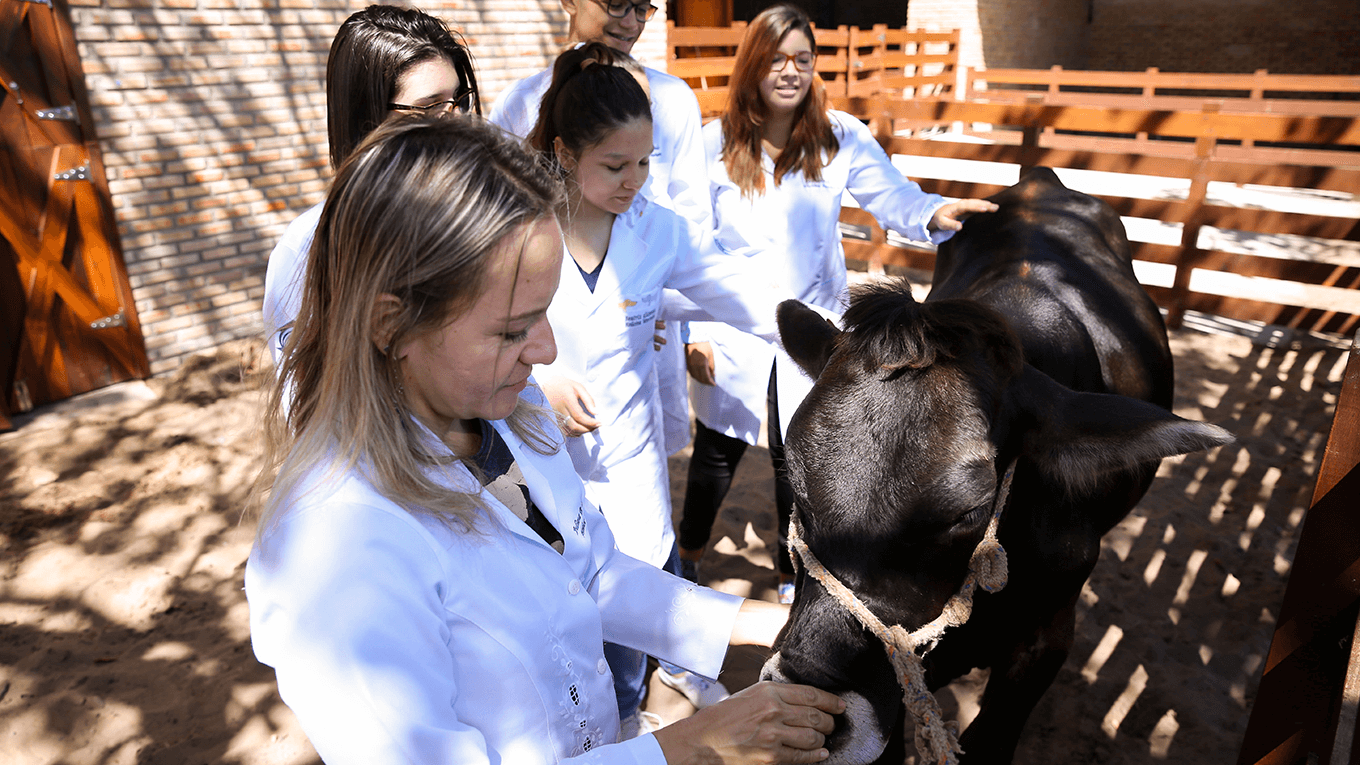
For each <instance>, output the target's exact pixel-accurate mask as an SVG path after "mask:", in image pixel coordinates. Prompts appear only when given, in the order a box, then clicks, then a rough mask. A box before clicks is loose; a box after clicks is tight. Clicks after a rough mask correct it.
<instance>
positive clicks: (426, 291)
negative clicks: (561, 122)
mask: <svg viewBox="0 0 1360 765" xmlns="http://www.w3.org/2000/svg"><path fill="white" fill-rule="evenodd" d="M561 200H562V190H561V184H560V183H559V182H558V181H557V179H555V178H554V177H552V175H551V174H550V173H548V172H546V171H545V170H544V168H543V167H542V166H540V165H539V164H538V163H537V162H536V161H535V159H534V157H533V156H532V155H531V154H530V153H529V152H527V151H525V150H524V149H523V148H521V147H520V146H519V144H518V142H517V141H515V140H514V139H513V138H511V137H509V136H508V135H507V134H505V133H504V132H502V131H501V130H500V129H499V128H496V127H495V126H493V125H490V124H489V123H485V122H483V121H482V120H481V119H480V118H478V117H459V116H447V117H424V116H415V117H409V118H407V117H401V118H396V119H393V120H389V121H388V122H386V123H384V124H383V125H382V126H380V127H378V128H377V129H376V130H374V131H373V132H372V133H370V134H369V135H368V136H367V137H366V138H365V139H364V141H363V142H362V143H360V145H359V146H358V147H357V148H356V149H355V150H354V152H353V153H352V154H351V155H350V156H349V157H348V158H347V159H346V161H345V162H344V164H343V165H342V166H341V167H340V170H339V172H338V173H337V174H336V176H335V181H334V183H333V185H332V186H331V190H330V193H329V194H328V195H327V197H326V202H325V205H324V207H323V208H322V212H321V218H320V220H319V222H318V224H317V228H316V234H315V237H314V238H313V241H312V248H311V251H310V253H309V256H308V262H307V271H306V278H305V281H304V284H303V287H302V305H301V309H300V311H299V313H298V318H297V320H296V322H295V324H294V329H293V332H292V334H291V336H290V337H289V339H288V345H287V347H286V348H285V349H284V353H283V361H282V362H281V365H280V368H279V370H278V374H277V375H276V380H275V384H274V386H273V388H272V389H271V391H270V397H269V402H268V405H267V409H266V416H265V435H266V438H265V459H264V468H263V470H262V471H261V473H260V476H259V478H258V480H257V481H256V493H255V504H256V505H259V504H261V503H263V505H264V517H263V519H262V522H261V523H260V529H261V532H263V530H265V529H266V528H267V527H268V525H269V522H270V521H271V520H272V519H273V518H275V517H277V515H278V513H279V512H280V511H281V510H282V509H283V505H284V504H285V503H287V502H288V501H289V500H290V496H291V494H293V493H294V492H295V490H296V489H298V488H299V485H300V483H301V482H302V481H304V480H309V478H308V477H312V478H316V477H318V476H323V477H324V476H337V475H339V474H340V473H341V472H344V471H348V470H358V471H359V472H360V474H361V475H362V476H363V478H364V479H365V480H367V481H368V482H369V483H370V484H371V485H372V486H373V487H374V488H375V489H377V491H379V492H380V493H381V494H383V495H384V496H386V497H387V498H389V499H391V500H392V501H394V502H396V503H397V504H399V505H401V506H403V507H405V508H407V509H408V510H409V511H411V512H418V513H419V512H427V513H432V514H435V515H437V516H440V517H441V518H444V519H446V520H448V521H450V522H452V523H454V524H456V525H457V526H459V527H461V528H462V529H465V530H468V531H476V530H478V529H479V527H480V525H481V523H482V521H483V520H484V519H485V518H486V516H485V514H484V513H483V511H482V509H481V508H480V507H479V504H478V502H477V501H476V495H475V494H472V493H460V492H456V491H451V490H450V489H448V488H447V487H446V486H445V485H442V484H440V483H438V482H436V481H435V480H433V479H432V478H431V473H432V471H431V470H430V468H431V467H432V466H435V465H438V464H440V463H442V462H448V461H449V460H448V458H447V456H445V457H443V458H441V457H439V456H436V451H432V450H431V448H430V441H429V435H428V431H425V430H423V429H422V428H421V427H420V426H419V425H418V424H417V423H416V422H415V420H414V419H413V417H412V415H411V413H410V412H409V410H408V409H407V406H406V402H405V394H404V391H403V390H402V386H401V369H400V366H399V363H398V360H397V359H396V357H395V354H391V353H389V352H388V349H390V348H397V347H400V346H401V345H402V344H403V343H404V342H405V341H407V340H410V339H413V338H416V337H419V336H421V335H423V334H425V333H427V332H431V331H434V330H438V329H440V328H442V327H444V326H445V325H447V323H448V322H450V321H452V320H454V319H456V318H458V317H459V316H460V315H462V313H463V312H465V311H466V310H467V309H468V308H469V307H470V306H471V305H472V304H473V303H474V302H475V301H476V300H477V297H478V296H479V294H480V293H481V292H482V290H483V289H484V286H485V284H486V282H487V279H488V273H489V271H490V269H491V267H492V265H493V263H494V262H495V261H496V259H497V257H506V256H507V254H508V256H512V257H520V256H521V254H522V253H521V252H520V247H519V244H518V242H519V239H522V237H516V235H517V233H519V232H521V231H522V230H523V228H524V227H525V226H526V225H530V224H533V223H535V222H537V221H540V220H543V219H552V218H553V217H554V216H555V214H556V213H555V210H556V209H557V207H558V206H559V205H560V204H561ZM384 295H392V296H395V297H396V299H397V303H398V305H399V307H398V308H397V310H396V311H394V312H393V313H392V314H388V315H385V316H383V318H382V321H383V327H382V330H383V332H384V333H385V336H386V337H387V338H388V340H387V342H388V345H387V348H379V347H377V345H376V344H375V342H374V338H375V337H378V336H379V334H378V332H377V330H378V329H379V328H378V327H377V326H376V323H375V322H376V321H377V315H376V314H377V312H376V311H374V310H373V307H374V306H375V304H377V303H378V301H379V300H380V299H381V297H382V296H384ZM507 319H508V317H507ZM507 421H508V423H509V425H510V427H511V429H512V430H513V431H514V432H515V433H516V434H517V435H519V436H520V437H521V438H523V439H524V440H525V442H526V443H528V444H529V445H530V447H531V448H533V449H535V450H537V451H540V452H542V453H551V452H552V451H554V450H556V449H557V448H558V446H559V445H560V441H559V440H558V439H557V436H556V433H557V428H556V424H555V422H554V420H553V419H552V417H551V413H550V412H549V411H547V410H545V409H543V408H540V407H537V406H534V405H532V404H529V403H528V402H526V401H524V400H523V399H521V400H520V402H519V404H518V406H517V407H516V409H515V410H514V413H513V414H511V415H510V417H509V418H508V419H507ZM266 495H268V499H267V500H264V499H263V497H265V496H266Z"/></svg>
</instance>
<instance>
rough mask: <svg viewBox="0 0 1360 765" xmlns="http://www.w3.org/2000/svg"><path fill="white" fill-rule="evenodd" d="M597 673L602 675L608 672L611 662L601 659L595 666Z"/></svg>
mask: <svg viewBox="0 0 1360 765" xmlns="http://www.w3.org/2000/svg"><path fill="white" fill-rule="evenodd" d="M595 671H596V672H599V673H600V674H601V675H603V674H604V673H606V672H608V671H609V662H607V661H605V660H604V659H600V663H599V664H596V665H595Z"/></svg>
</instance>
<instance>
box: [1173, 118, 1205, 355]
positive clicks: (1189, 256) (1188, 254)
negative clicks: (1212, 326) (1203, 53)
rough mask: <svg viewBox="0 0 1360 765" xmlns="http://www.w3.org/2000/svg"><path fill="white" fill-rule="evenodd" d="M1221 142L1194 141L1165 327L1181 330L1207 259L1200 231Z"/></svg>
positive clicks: (1202, 138) (1201, 138)
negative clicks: (1192, 289) (1196, 274)
mask: <svg viewBox="0 0 1360 765" xmlns="http://www.w3.org/2000/svg"><path fill="white" fill-rule="evenodd" d="M1217 111H1218V107H1217V106H1216V105H1212V104H1205V106H1204V113H1205V114H1214V113H1216V112H1217ZM1217 145H1218V139H1217V138H1216V137H1215V136H1214V135H1212V133H1211V132H1209V131H1206V134H1205V135H1201V136H1199V137H1198V138H1196V139H1195V172H1194V174H1193V175H1192V176H1191V178H1190V192H1189V194H1188V195H1187V197H1186V200H1185V207H1186V214H1185V216H1184V220H1183V221H1182V226H1183V228H1182V229H1181V249H1180V253H1179V254H1178V255H1177V256H1176V277H1175V279H1174V280H1173V281H1172V284H1171V305H1170V306H1169V307H1168V308H1167V312H1166V326H1167V327H1170V328H1171V329H1179V328H1180V326H1181V323H1182V322H1183V321H1184V319H1185V305H1186V303H1187V302H1188V300H1189V294H1190V277H1191V275H1192V274H1193V273H1194V271H1195V266H1197V265H1199V263H1200V262H1201V261H1203V260H1204V251H1203V250H1201V249H1200V248H1199V234H1200V229H1201V228H1203V227H1204V219H1205V214H1204V199H1205V196H1206V194H1207V192H1208V190H1209V163H1210V162H1211V161H1213V157H1214V152H1215V149H1216V147H1217Z"/></svg>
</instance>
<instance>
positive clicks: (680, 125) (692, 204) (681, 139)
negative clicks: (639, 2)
mask: <svg viewBox="0 0 1360 765" xmlns="http://www.w3.org/2000/svg"><path fill="white" fill-rule="evenodd" d="M644 71H645V72H646V75H647V87H648V89H649V90H650V91H651V105H652V158H651V173H650V174H649V175H648V177H647V185H646V187H645V191H644V193H645V194H646V195H647V196H648V197H650V198H651V199H653V200H656V201H657V202H659V203H660V204H661V205H662V206H665V207H669V208H671V209H672V210H674V211H675V212H677V213H680V214H681V215H683V216H685V217H686V218H688V219H690V220H691V221H693V222H694V223H696V224H698V225H700V226H705V227H707V226H709V225H711V223H710V219H711V217H712V214H713V210H712V206H711V205H710V203H709V194H708V171H707V163H706V161H705V156H704V142H703V137H702V136H701V134H700V128H701V127H702V126H703V120H702V117H701V116H700V113H699V101H698V99H697V98H695V97H694V91H693V90H691V89H690V87H689V86H688V85H686V84H685V82H684V80H681V79H680V78H678V77H675V76H673V75H670V74H667V73H665V72H661V71H657V70H656V69H652V68H650V67H644ZM551 83H552V69H545V70H543V71H541V72H539V73H538V74H534V75H531V76H529V77H526V78H524V79H522V80H520V81H519V82H517V83H515V84H514V85H512V86H510V88H509V89H508V90H506V91H505V92H504V93H502V94H501V96H500V97H499V98H497V99H496V103H495V105H494V106H493V107H492V109H491V115H490V117H489V119H490V120H491V121H492V122H493V123H495V124H497V125H499V126H501V127H502V128H505V129H506V130H508V131H510V132H511V133H514V134H515V135H517V136H519V137H521V138H527V137H528V136H529V132H530V131H531V130H533V128H534V124H535V123H537V122H538V108H539V106H540V105H541V104H542V101H543V94H544V93H547V92H548V86H549V85H550V84H551ZM677 300H679V296H678V295H676V294H675V293H673V292H672V293H671V294H669V295H668V296H667V301H666V302H675V301H677ZM680 302H681V303H683V301H682V300H681V301H680ZM685 313H686V311H685V310H684V309H683V308H681V309H671V310H669V311H668V310H665V309H663V310H662V312H661V314H660V315H659V316H658V318H662V319H665V320H666V322H667V326H666V331H665V332H664V333H663V336H664V337H665V338H666V344H665V345H664V346H662V348H661V350H660V351H658V354H659V358H657V360H656V368H657V383H658V388H659V391H660V393H659V395H660V397H661V409H660V410H658V414H659V416H660V417H661V418H662V424H661V429H662V432H663V433H664V434H665V436H664V437H665V450H666V453H667V454H674V453H675V452H678V451H680V450H681V449H683V448H684V447H685V446H686V445H687V444H688V443H689V439H690V427H689V402H688V400H687V397H686V395H685V391H686V382H685V380H686V378H685V357H684V346H683V344H682V343H681V342H680V331H679V327H680V320H679V319H678V318H677V317H680V316H684V315H685Z"/></svg>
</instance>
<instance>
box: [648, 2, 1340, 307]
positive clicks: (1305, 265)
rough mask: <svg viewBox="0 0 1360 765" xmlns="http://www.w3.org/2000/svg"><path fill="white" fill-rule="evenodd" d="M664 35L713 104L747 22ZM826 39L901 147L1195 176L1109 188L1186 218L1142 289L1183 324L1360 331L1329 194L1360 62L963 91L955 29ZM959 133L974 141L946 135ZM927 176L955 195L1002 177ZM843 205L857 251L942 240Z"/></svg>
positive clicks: (872, 256)
mask: <svg viewBox="0 0 1360 765" xmlns="http://www.w3.org/2000/svg"><path fill="white" fill-rule="evenodd" d="M667 33H668V41H669V45H670V55H671V60H670V71H671V73H672V74H675V75H677V76H680V77H684V78H687V79H688V80H689V81H690V83H691V85H692V86H693V87H694V88H695V93H696V95H697V96H698V97H699V102H700V105H701V107H702V108H703V110H704V114H705V116H706V117H712V116H715V115H717V114H720V113H721V112H722V110H723V109H724V108H725V107H726V97H727V93H726V86H727V80H726V76H727V75H729V74H730V73H731V68H732V63H733V61H734V60H735V51H736V46H737V44H738V42H739V41H740V40H741V37H742V35H743V34H744V33H745V25H744V24H738V25H734V26H733V27H731V28H692V27H674V26H670V25H668V27H667ZM870 43H876V44H878V45H879V47H878V48H874V47H873V45H871V44H870ZM817 46H818V49H819V52H820V55H819V57H818V62H817V71H818V73H819V74H820V75H821V77H822V78H823V80H824V82H825V83H826V86H827V90H828V94H829V95H830V96H831V97H832V102H833V104H835V105H836V107H837V108H841V109H844V110H846V111H849V112H851V113H852V114H855V115H857V116H859V117H861V118H862V119H865V120H867V121H868V122H869V123H870V124H871V126H873V128H874V130H875V133H876V134H877V136H878V138H879V141H880V143H882V144H883V146H884V148H885V149H886V150H887V151H888V153H889V154H901V155H908V156H912V157H926V158H934V159H949V160H971V161H973V162H981V163H986V166H988V167H992V168H999V167H1002V166H1010V167H1011V168H1012V169H1013V167H1014V166H1017V165H1018V166H1019V167H1021V168H1024V167H1032V166H1036V165H1046V166H1049V167H1054V168H1059V169H1062V168H1070V169H1078V170H1091V171H1100V172H1106V173H1120V174H1125V175H1128V176H1130V178H1133V177H1134V176H1152V177H1154V178H1162V179H1177V181H1178V182H1184V184H1185V185H1187V186H1188V187H1187V188H1185V189H1184V191H1183V192H1182V193H1180V194H1179V195H1174V194H1173V195H1169V196H1168V197H1167V198H1140V197H1138V196H1136V195H1134V194H1133V193H1129V194H1127V195H1120V194H1118V193H1101V194H1098V196H1102V198H1104V199H1105V200H1106V201H1107V202H1109V203H1110V204H1111V205H1112V206H1113V207H1114V208H1115V209H1116V210H1117V211H1118V212H1119V213H1120V214H1121V215H1124V216H1127V217H1129V218H1141V219H1148V220H1151V221H1160V222H1163V223H1169V224H1173V225H1179V227H1180V232H1179V236H1178V241H1176V242H1174V243H1170V242H1166V241H1160V242H1149V241H1140V242H1135V243H1134V257H1135V258H1136V259H1137V260H1138V261H1140V262H1141V263H1142V264H1145V267H1144V268H1143V269H1142V270H1141V271H1140V278H1141V275H1142V274H1143V273H1152V274H1160V276H1159V277H1158V279H1157V280H1153V279H1145V286H1147V288H1148V292H1149V293H1150V294H1152V295H1153V297H1154V298H1155V299H1156V300H1157V301H1158V302H1159V303H1160V304H1161V305H1162V306H1163V307H1165V308H1166V309H1167V311H1168V318H1169V321H1170V322H1171V324H1173V325H1175V324H1178V323H1179V322H1180V320H1181V317H1182V316H1183V314H1184V312H1185V311H1187V310H1199V311H1205V312H1208V313H1213V314H1217V315H1220V316H1224V317H1227V318H1237V319H1249V320H1258V321H1266V322H1271V323H1276V324H1286V325H1291V326H1296V327H1300V328H1306V329H1315V330H1330V331H1341V332H1348V333H1349V332H1352V331H1353V330H1354V329H1355V328H1356V326H1357V324H1360V245H1355V244H1352V243H1356V242H1360V222H1357V216H1356V214H1355V212H1354V209H1355V207H1354V205H1351V206H1350V207H1349V208H1346V209H1345V210H1344V211H1342V212H1337V211H1336V209H1335V208H1333V209H1325V208H1324V204H1323V203H1336V202H1337V201H1338V200H1344V199H1350V200H1352V201H1353V202H1360V200H1357V199H1356V197H1355V196H1353V195H1354V194H1355V193H1356V191H1357V190H1360V76H1351V75H1344V76H1342V75H1281V74H1271V73H1269V72H1267V71H1265V70H1260V71H1257V72H1255V73H1252V74H1199V73H1173V72H1161V71H1159V70H1157V69H1149V70H1146V71H1142V72H1089V71H1074V70H1065V69H1062V68H1061V67H1053V68H1051V69H1044V70H1018V69H991V70H976V69H971V68H970V69H968V70H967V71H966V72H965V73H964V76H963V79H964V85H963V86H962V88H961V90H962V95H963V96H964V97H965V99H966V100H956V97H957V95H959V93H958V92H956V90H955V89H954V87H953V86H952V84H951V83H950V82H947V81H950V80H952V79H953V78H954V77H956V76H958V73H957V71H956V67H957V60H958V32H957V31H954V32H950V33H923V32H915V31H912V32H908V31H906V30H889V29H886V28H884V27H875V28H874V29H872V30H856V29H853V28H845V27H842V28H840V29H835V30H817ZM875 51H877V52H875ZM885 51H890V52H885ZM899 73H900V74H899ZM913 78H915V79H913ZM914 94H922V95H923V96H926V97H913V95H914ZM946 131H947V132H948V133H949V134H950V135H948V136H942V135H939V134H940V133H942V132H946ZM960 135H961V136H962V137H964V138H967V139H969V140H967V141H966V142H965V141H959V140H938V139H940V138H947V137H950V136H953V137H956V138H957V137H959V136H960ZM992 175H993V176H995V175H996V174H995V173H993V174H992ZM916 180H917V181H918V182H920V183H921V185H922V187H924V188H925V189H927V190H928V191H934V192H937V193H940V194H944V195H946V196H951V197H976V196H987V195H990V194H992V193H995V192H997V191H1000V190H1001V189H1002V188H1004V186H1005V184H1002V183H999V182H982V181H977V182H967V181H959V180H951V179H947V178H936V179H932V178H921V177H917V178H916ZM1211 185H1212V186H1214V187H1215V188H1217V189H1219V191H1221V187H1228V188H1233V189H1237V188H1241V187H1248V188H1255V189H1264V190H1265V191H1266V192H1267V193H1269V192H1275V193H1288V194H1292V195H1294V196H1295V197H1298V196H1300V195H1305V196H1306V195H1307V194H1315V195H1325V194H1326V193H1327V192H1334V193H1333V194H1331V197H1333V198H1332V199H1320V200H1319V204H1318V205H1316V206H1314V207H1310V206H1308V205H1304V206H1303V207H1302V209H1299V208H1298V206H1297V205H1296V206H1295V209H1292V210H1288V211H1281V210H1276V209H1256V208H1254V207H1250V206H1241V205H1234V204H1231V203H1229V202H1227V201H1224V200H1223V199H1222V198H1221V197H1222V194H1218V193H1217V192H1216V194H1217V196H1216V195H1215V194H1210V193H1209V192H1210V188H1211ZM1314 208H1315V209H1314ZM841 220H842V222H843V223H845V224H847V225H848V227H849V228H851V229H856V230H858V231H861V232H863V238H854V237H847V238H846V239H845V241H844V244H845V250H846V256H847V257H849V258H851V259H856V260H863V261H867V262H868V263H869V264H870V266H871V267H873V268H879V267H881V266H883V265H901V266H909V267H915V268H924V269H927V270H928V269H930V268H932V267H933V263H934V253H933V252H932V251H930V250H927V249H920V248H914V247H910V246H901V245H902V244H905V243H902V242H896V241H895V240H892V239H890V238H889V236H888V235H887V233H886V232H884V231H883V230H882V229H880V228H879V227H878V225H877V223H876V222H875V221H874V219H873V217H872V216H870V215H868V214H867V213H865V212H863V211H862V210H858V209H856V208H853V207H846V208H844V209H843V210H842V215H841ZM1225 237H1226V238H1227V239H1229V240H1231V239H1233V238H1237V239H1239V240H1242V241H1243V242H1247V243H1258V244H1259V243H1264V244H1267V245H1270V246H1260V247H1258V248H1257V249H1251V248H1249V247H1248V248H1247V249H1246V251H1244V249H1243V247H1241V246H1238V247H1232V248H1229V249H1225V247H1226V245H1221V244H1216V243H1215V242H1222V241H1223V239H1224V238H1225ZM1300 237H1301V238H1304V239H1306V245H1307V246H1300V245H1298V244H1297V242H1298V239H1297V238H1300ZM1336 240H1340V241H1339V244H1338V242H1337V241H1336ZM1168 269H1170V276H1169V278H1168V277H1167V273H1166V272H1167V270H1168ZM1154 282H1157V283H1154Z"/></svg>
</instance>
